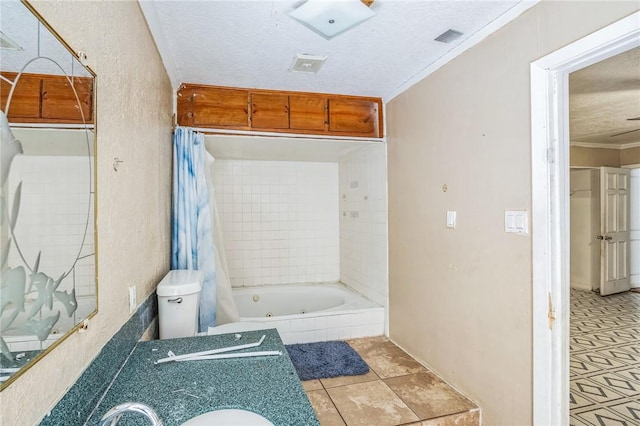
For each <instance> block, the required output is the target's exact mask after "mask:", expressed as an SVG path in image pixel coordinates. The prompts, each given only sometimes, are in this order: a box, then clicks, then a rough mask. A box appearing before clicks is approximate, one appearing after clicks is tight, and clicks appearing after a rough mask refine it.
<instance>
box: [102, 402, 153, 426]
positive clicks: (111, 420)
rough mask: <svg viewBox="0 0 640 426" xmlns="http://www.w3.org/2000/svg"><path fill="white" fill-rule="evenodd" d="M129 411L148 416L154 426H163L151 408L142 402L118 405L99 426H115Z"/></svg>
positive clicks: (104, 417)
mask: <svg viewBox="0 0 640 426" xmlns="http://www.w3.org/2000/svg"><path fill="white" fill-rule="evenodd" d="M127 411H133V412H134V413H141V414H144V415H145V416H147V418H148V419H149V420H151V424H152V425H153V426H163V424H162V420H160V417H158V415H157V414H156V412H155V411H153V409H152V408H151V407H149V406H148V405H146V404H142V403H140V402H125V403H124V404H120V405H116V406H115V407H112V408H111V409H110V410H109V411H107V412H106V413H105V415H104V416H102V418H101V419H100V423H99V426H115V425H116V424H117V423H118V420H120V417H122V414H124V413H125V412H127Z"/></svg>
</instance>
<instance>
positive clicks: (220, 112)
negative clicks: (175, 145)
mask: <svg viewBox="0 0 640 426" xmlns="http://www.w3.org/2000/svg"><path fill="white" fill-rule="evenodd" d="M177 96H178V124H179V125H181V126H194V127H202V128H212V129H223V130H224V129H233V130H247V131H251V130H254V131H260V132H277V133H293V134H315V135H325V136H331V135H334V136H354V137H366V138H379V137H382V135H383V129H382V100H381V99H380V98H365V97H358V96H345V95H327V94H322V93H303V92H284V91H282V92H280V91H273V90H259V89H235V88H230V87H217V86H204V85H195V84H182V85H181V86H180V90H178V93H177Z"/></svg>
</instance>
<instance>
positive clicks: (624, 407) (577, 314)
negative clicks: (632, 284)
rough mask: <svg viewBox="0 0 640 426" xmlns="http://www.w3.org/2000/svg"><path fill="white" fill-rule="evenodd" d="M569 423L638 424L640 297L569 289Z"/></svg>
mask: <svg viewBox="0 0 640 426" xmlns="http://www.w3.org/2000/svg"><path fill="white" fill-rule="evenodd" d="M570 329H571V337H570V342H571V343H570V351H571V360H570V366H569V368H570V383H571V384H570V388H571V392H570V408H571V425H575V426H582V425H589V426H594V425H595V426H602V425H606V426H609V425H628V426H631V425H640V293H634V292H626V293H620V294H616V295H612V296H606V297H600V296H599V295H597V294H595V293H592V292H587V291H581V290H576V289H571V326H570Z"/></svg>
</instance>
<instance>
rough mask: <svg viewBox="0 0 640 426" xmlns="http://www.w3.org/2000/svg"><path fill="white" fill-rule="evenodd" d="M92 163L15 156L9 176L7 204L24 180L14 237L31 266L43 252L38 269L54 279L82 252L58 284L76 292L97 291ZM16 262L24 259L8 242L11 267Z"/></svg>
mask: <svg viewBox="0 0 640 426" xmlns="http://www.w3.org/2000/svg"><path fill="white" fill-rule="evenodd" d="M91 164H93V158H88V157H80V156H31V155H21V156H17V157H15V158H14V160H13V162H12V165H11V173H10V175H9V179H8V192H9V196H8V201H9V203H10V204H9V205H12V204H11V203H13V198H14V194H15V191H16V188H17V186H18V184H19V183H20V182H22V196H21V202H20V213H19V215H18V220H17V223H16V228H15V237H16V240H17V241H18V244H19V245H20V249H21V251H22V253H23V254H24V256H25V258H26V260H27V262H28V264H29V265H31V266H33V264H34V262H35V259H36V258H37V256H38V252H41V255H40V267H39V270H40V271H42V272H44V273H46V274H47V275H49V276H51V277H53V278H58V277H59V276H60V275H62V274H63V273H67V272H68V271H69V270H70V269H71V268H72V266H73V265H74V261H75V260H76V258H77V257H78V256H80V260H79V261H78V262H77V264H76V268H75V269H74V270H73V271H72V272H71V273H70V274H69V276H68V277H67V278H65V279H64V281H63V282H62V284H61V285H60V287H58V290H60V291H65V290H66V291H71V290H72V289H73V288H75V289H76V295H77V296H92V295H95V288H96V287H95V278H94V277H95V272H94V271H95V266H94V264H95V255H94V253H95V248H94V213H93V205H94V202H93V194H92V192H93V186H92V182H93V172H92V170H91ZM87 218H88V220H89V223H88V225H87ZM85 230H86V234H85ZM83 240H84V245H83ZM81 247H82V250H81V251H80V248H81ZM19 265H24V263H23V261H22V259H21V258H20V256H19V255H18V251H17V250H16V249H15V247H11V249H10V250H9V266H10V267H16V266H19Z"/></svg>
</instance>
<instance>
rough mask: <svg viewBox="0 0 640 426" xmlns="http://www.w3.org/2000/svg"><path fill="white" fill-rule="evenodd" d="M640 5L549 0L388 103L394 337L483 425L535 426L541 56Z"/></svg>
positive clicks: (392, 332) (391, 311)
mask: <svg viewBox="0 0 640 426" xmlns="http://www.w3.org/2000/svg"><path fill="white" fill-rule="evenodd" d="M637 7H638V4H637V2H554V1H543V2H541V3H539V4H538V5H536V6H534V7H533V8H532V9H530V10H529V11H527V12H525V13H524V14H523V15H522V16H520V17H519V18H517V19H516V20H514V21H513V22H512V23H510V24H509V25H507V26H505V27H504V28H502V29H501V30H499V31H497V32H496V33H494V34H492V35H491V36H489V37H488V38H487V39H486V40H484V41H483V42H481V43H480V44H478V45H477V46H475V47H473V48H471V49H470V50H468V51H466V52H465V53H464V54H462V55H461V56H459V57H457V58H456V59H454V60H453V61H451V62H450V63H448V64H447V65H446V66H444V67H442V68H441V69H440V70H438V71H436V72H435V73H433V74H432V75H430V76H429V77H427V78H425V79H424V80H422V81H421V82H419V83H418V84H416V85H415V86H413V87H412V88H411V89H409V90H408V91H406V92H404V93H403V94H401V95H400V96H398V97H397V98H395V99H394V100H392V101H391V102H390V103H389V104H388V105H387V129H388V132H389V138H390V142H389V145H388V168H389V171H388V173H389V303H390V312H389V321H390V336H391V338H392V339H393V340H394V341H396V342H398V343H399V344H400V345H401V346H402V347H404V348H406V349H407V350H408V351H409V352H410V353H411V354H413V355H415V356H416V357H417V358H418V359H420V360H422V361H423V362H425V363H426V364H427V365H428V366H430V367H431V368H433V369H434V370H435V371H436V372H437V373H439V374H440V375H441V376H442V377H444V378H445V379H446V380H447V381H448V382H449V383H451V384H452V385H454V386H456V387H457V388H459V389H460V390H462V391H463V392H464V393H465V394H467V395H468V396H469V397H471V398H472V399H474V400H475V401H477V402H478V403H479V404H480V406H481V407H482V413H483V423H484V424H487V425H527V424H532V412H533V405H532V398H533V396H532V378H533V359H532V349H533V348H532V295H531V294H532V288H531V286H532V279H531V268H532V262H531V238H530V236H521V235H515V234H506V233H505V232H504V211H505V210H512V209H522V210H529V211H530V210H531V108H530V63H531V62H532V61H535V60H536V59H538V58H540V57H542V56H544V55H545V54H547V53H549V52H552V51H554V50H557V49H559V48H561V47H562V46H564V45H566V44H568V43H571V42H572V41H574V40H576V39H579V38H581V37H584V36H585V35H588V34H590V33H592V32H594V31H596V30H598V29H600V28H602V27H603V26H605V25H607V24H609V23H611V22H614V21H616V20H618V19H620V18H623V17H625V16H627V15H629V14H630V13H632V12H634V11H635V10H637ZM444 184H446V185H447V191H446V192H444V191H443V185H444ZM447 210H457V212H458V215H457V218H458V224H457V229H455V230H451V229H447V228H446V227H445V224H446V221H445V218H446V211H447Z"/></svg>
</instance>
